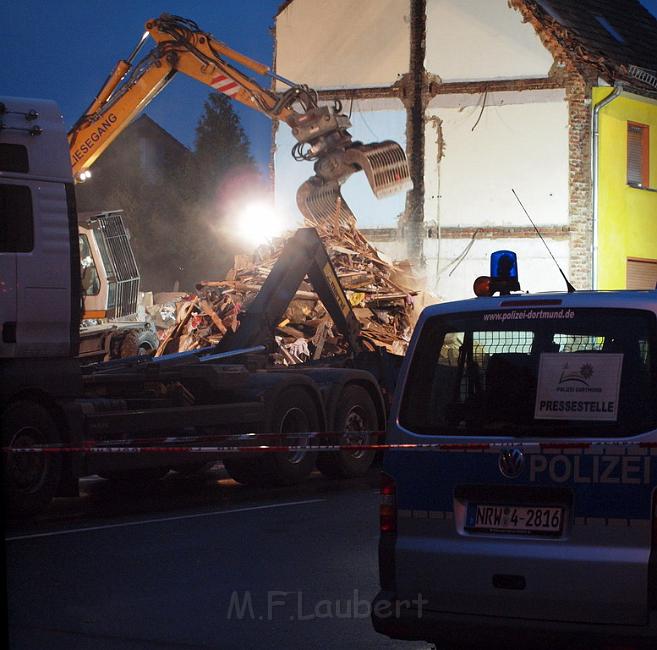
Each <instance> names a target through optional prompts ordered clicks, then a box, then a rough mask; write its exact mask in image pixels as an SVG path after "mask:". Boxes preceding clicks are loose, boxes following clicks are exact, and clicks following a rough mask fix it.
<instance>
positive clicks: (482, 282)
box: [473, 251, 520, 297]
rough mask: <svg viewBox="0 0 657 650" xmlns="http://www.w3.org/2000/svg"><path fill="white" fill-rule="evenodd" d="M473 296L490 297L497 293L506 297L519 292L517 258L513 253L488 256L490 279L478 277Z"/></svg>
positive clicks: (506, 252) (504, 252) (503, 252)
mask: <svg viewBox="0 0 657 650" xmlns="http://www.w3.org/2000/svg"><path fill="white" fill-rule="evenodd" d="M473 288H474V292H475V295H477V296H480V297H483V296H492V295H494V294H495V293H497V292H498V291H499V293H500V295H501V296H507V295H509V293H511V292H512V291H520V282H519V281H518V258H517V256H516V254H515V253H514V252H513V251H495V252H494V253H492V254H491V256H490V277H489V276H486V275H482V276H479V277H478V278H477V279H476V280H475V282H474V287H473Z"/></svg>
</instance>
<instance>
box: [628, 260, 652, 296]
mask: <svg viewBox="0 0 657 650" xmlns="http://www.w3.org/2000/svg"><path fill="white" fill-rule="evenodd" d="M626 281H627V286H626V288H627V289H657V260H637V259H628V260H627V275H626Z"/></svg>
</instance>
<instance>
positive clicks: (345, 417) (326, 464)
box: [317, 384, 379, 478]
mask: <svg viewBox="0 0 657 650" xmlns="http://www.w3.org/2000/svg"><path fill="white" fill-rule="evenodd" d="M378 422H379V419H378V417H377V413H376V407H375V406H374V402H373V401H372V398H371V397H370V394H369V393H368V392H367V390H365V389H364V388H363V387H362V386H356V385H354V384H352V385H350V386H347V387H346V388H345V389H344V391H342V394H341V395H340V399H339V401H338V405H337V407H336V411H335V418H334V424H335V430H336V431H338V432H342V431H343V432H344V435H342V436H340V438H339V439H338V440H339V441H340V444H352V445H354V444H367V443H369V442H370V440H371V437H370V436H369V435H367V434H363V433H360V432H362V431H376V430H377V428H378ZM375 453H376V452H375V451H374V450H373V449H372V450H370V449H363V450H360V449H359V450H353V451H350V450H343V451H337V452H333V451H328V452H322V453H320V455H319V458H318V459H317V468H318V469H319V471H320V472H321V473H322V474H324V476H328V477H330V478H354V477H356V476H364V475H365V474H366V473H367V470H369V468H370V466H371V465H372V461H373V460H374V456H375Z"/></svg>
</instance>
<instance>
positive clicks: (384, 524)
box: [379, 473, 397, 593]
mask: <svg viewBox="0 0 657 650" xmlns="http://www.w3.org/2000/svg"><path fill="white" fill-rule="evenodd" d="M380 494H381V504H380V506H379V530H380V531H381V534H380V535H379V582H380V584H381V589H382V590H383V591H387V592H390V593H394V592H395V590H396V589H395V585H396V581H395V574H396V571H395V546H396V544H397V486H396V485H395V481H394V479H393V478H392V476H389V475H388V474H385V473H382V474H381V492H380Z"/></svg>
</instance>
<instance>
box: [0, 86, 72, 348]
mask: <svg viewBox="0 0 657 650" xmlns="http://www.w3.org/2000/svg"><path fill="white" fill-rule="evenodd" d="M67 152H68V144H67V140H66V130H65V128H64V123H63V120H62V117H61V115H60V112H59V109H58V108H57V105H56V104H55V103H54V102H52V101H48V100H34V99H20V98H18V99H17V98H3V97H0V328H1V336H0V358H12V357H56V356H59V357H66V356H70V355H72V354H76V353H77V341H78V327H79V322H80V318H79V316H80V304H79V289H76V287H78V288H79V284H80V269H79V256H78V239H77V216H76V213H75V198H74V191H73V178H72V176H71V163H70V161H69V159H68V155H67Z"/></svg>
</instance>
